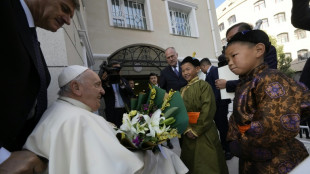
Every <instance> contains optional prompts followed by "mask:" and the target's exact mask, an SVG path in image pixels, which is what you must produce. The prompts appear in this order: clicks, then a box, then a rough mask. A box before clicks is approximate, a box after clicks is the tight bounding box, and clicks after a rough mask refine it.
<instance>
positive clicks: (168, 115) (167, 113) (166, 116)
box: [164, 107, 178, 119]
mask: <svg viewBox="0 0 310 174" xmlns="http://www.w3.org/2000/svg"><path fill="white" fill-rule="evenodd" d="M177 110H178V108H177V107H171V108H169V109H168V110H167V111H166V112H165V114H164V117H165V118H166V119H167V118H169V117H171V116H173V113H175V111H177Z"/></svg>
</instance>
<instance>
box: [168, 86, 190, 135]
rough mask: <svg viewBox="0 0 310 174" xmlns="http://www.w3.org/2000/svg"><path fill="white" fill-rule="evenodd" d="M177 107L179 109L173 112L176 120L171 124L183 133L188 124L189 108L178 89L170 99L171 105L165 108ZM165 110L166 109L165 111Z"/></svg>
mask: <svg viewBox="0 0 310 174" xmlns="http://www.w3.org/2000/svg"><path fill="white" fill-rule="evenodd" d="M173 107H177V108H178V110H177V111H175V113H174V114H173V115H174V116H173V117H174V118H175V122H174V123H173V124H172V125H171V127H172V128H176V129H177V130H178V133H179V134H182V133H183V132H184V131H185V130H186V128H187V126H188V115H187V110H186V107H185V105H184V102H183V99H182V97H181V94H180V92H179V91H176V92H175V93H174V95H173V96H172V99H171V100H170V106H169V107H167V108H166V109H165V110H169V109H170V108H173ZM164 112H165V111H164Z"/></svg>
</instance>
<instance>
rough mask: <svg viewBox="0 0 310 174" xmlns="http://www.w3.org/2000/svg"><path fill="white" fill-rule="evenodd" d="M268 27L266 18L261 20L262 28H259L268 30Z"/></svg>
mask: <svg viewBox="0 0 310 174" xmlns="http://www.w3.org/2000/svg"><path fill="white" fill-rule="evenodd" d="M268 27H269V22H268V19H267V18H265V19H262V26H261V28H262V29H266V28H268Z"/></svg>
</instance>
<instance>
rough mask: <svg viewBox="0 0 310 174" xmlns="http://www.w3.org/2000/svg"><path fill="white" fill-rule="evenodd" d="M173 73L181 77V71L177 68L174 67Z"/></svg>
mask: <svg viewBox="0 0 310 174" xmlns="http://www.w3.org/2000/svg"><path fill="white" fill-rule="evenodd" d="M173 71H174V73H175V74H176V75H177V76H178V77H179V71H178V70H177V67H173Z"/></svg>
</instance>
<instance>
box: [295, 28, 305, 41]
mask: <svg viewBox="0 0 310 174" xmlns="http://www.w3.org/2000/svg"><path fill="white" fill-rule="evenodd" d="M294 34H295V38H296V39H297V40H299V39H304V38H306V37H307V35H306V31H305V30H301V29H297V30H295V31H294Z"/></svg>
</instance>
